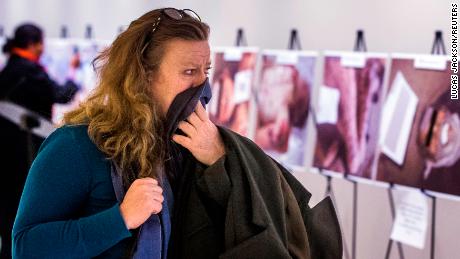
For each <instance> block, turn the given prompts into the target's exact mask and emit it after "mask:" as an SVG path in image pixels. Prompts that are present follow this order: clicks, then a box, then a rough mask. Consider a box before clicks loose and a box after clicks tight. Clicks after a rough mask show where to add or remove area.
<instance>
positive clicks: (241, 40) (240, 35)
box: [235, 28, 248, 47]
mask: <svg viewBox="0 0 460 259" xmlns="http://www.w3.org/2000/svg"><path fill="white" fill-rule="evenodd" d="M247 45H248V43H247V41H246V36H245V35H244V31H243V28H238V31H237V32H236V41H235V46H237V47H242V46H247Z"/></svg>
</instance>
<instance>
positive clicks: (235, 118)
mask: <svg viewBox="0 0 460 259" xmlns="http://www.w3.org/2000/svg"><path fill="white" fill-rule="evenodd" d="M257 55H258V50H257V49H255V48H222V49H215V50H214V51H213V60H212V63H213V72H212V75H211V89H212V95H213V97H212V99H211V102H210V103H209V105H208V109H209V116H210V119H211V120H212V121H213V122H214V123H216V124H217V125H221V126H224V127H227V128H229V129H231V130H233V131H235V132H237V133H239V134H241V135H243V136H248V133H249V132H248V128H249V114H250V113H249V109H250V101H251V98H252V92H253V87H254V86H253V84H254V75H255V68H256V62H257Z"/></svg>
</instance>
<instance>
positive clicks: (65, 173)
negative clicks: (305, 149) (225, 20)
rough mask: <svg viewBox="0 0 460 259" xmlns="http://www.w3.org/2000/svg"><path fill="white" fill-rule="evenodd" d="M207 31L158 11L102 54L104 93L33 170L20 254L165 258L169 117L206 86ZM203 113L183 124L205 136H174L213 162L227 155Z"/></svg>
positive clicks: (49, 144)
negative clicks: (184, 95)
mask: <svg viewBox="0 0 460 259" xmlns="http://www.w3.org/2000/svg"><path fill="white" fill-rule="evenodd" d="M208 34H209V27H208V26H207V25H206V24H205V23H203V22H201V21H200V19H199V17H198V16H197V15H196V14H195V13H193V11H190V10H176V9H172V8H167V9H159V10H153V11H150V12H148V13H146V14H144V15H143V16H141V17H140V18H138V19H137V20H135V21H133V22H132V23H131V24H130V26H129V28H128V29H127V30H126V31H124V32H122V33H121V34H120V35H119V36H118V37H117V38H116V40H115V41H114V42H113V43H112V45H111V46H110V47H109V48H108V49H106V50H105V51H104V52H103V53H102V54H101V55H100V56H99V57H98V58H97V60H96V61H97V64H100V66H99V67H98V72H99V78H100V81H99V85H98V87H97V88H96V90H95V91H94V93H93V94H92V96H90V97H89V98H88V99H87V101H85V102H84V103H82V104H81V105H80V107H79V108H78V109H76V110H74V111H72V112H70V113H68V114H66V116H65V118H64V123H65V124H66V125H65V126H63V127H61V128H59V129H57V130H56V131H55V132H54V133H53V134H52V135H51V136H50V137H49V138H48V139H47V140H46V141H45V143H44V144H43V146H42V147H41V150H40V153H39V154H38V156H37V158H36V160H35V162H34V164H33V166H32V168H31V170H30V172H29V176H28V179H27V182H26V186H25V189H24V193H23V196H22V199H21V203H20V207H19V210H18V214H17V218H16V221H15V226H14V229H13V239H14V240H13V241H14V243H13V256H14V257H15V258H33V257H37V258H48V257H55V258H73V257H75V258H90V257H100V258H120V257H123V256H130V257H135V258H147V257H148V258H166V256H167V247H168V240H169V235H170V234H169V233H170V223H169V222H170V221H169V215H170V212H169V211H170V210H171V209H172V204H173V203H172V201H173V197H172V191H171V189H170V187H169V186H170V185H169V179H172V178H171V177H168V176H167V175H166V173H165V170H164V169H163V168H164V166H163V165H164V161H165V160H166V159H167V157H166V155H165V150H166V148H165V146H166V145H165V143H166V142H167V140H165V139H164V137H165V135H166V134H165V132H164V128H165V126H164V124H165V122H166V121H167V118H166V113H167V111H168V109H169V106H170V105H171V103H172V101H173V99H174V98H175V97H176V96H177V95H178V93H180V92H183V91H185V90H187V89H189V88H191V87H194V86H198V85H201V84H202V83H203V82H204V81H205V80H206V77H207V73H208V69H209V66H210V50H209V44H208ZM203 111H204V110H203V109H202V107H201V108H200V110H198V111H197V112H194V113H193V114H192V115H191V116H190V118H189V121H190V123H188V122H182V123H181V127H182V128H187V131H188V129H190V128H192V129H195V127H199V128H200V131H195V133H196V134H194V136H193V137H185V136H175V137H174V139H175V140H177V141H178V142H181V143H183V144H184V146H187V147H188V148H189V150H191V152H192V153H193V154H194V156H195V157H196V158H197V159H198V160H199V161H200V162H201V163H203V164H205V165H211V164H212V163H214V162H215V161H216V160H218V159H219V158H220V157H221V156H222V155H223V154H224V149H223V144H222V141H221V139H220V136H219V134H218V131H217V128H216V127H215V126H214V124H212V123H210V122H209V119H207V117H206V116H205V114H206V113H205V112H203ZM117 183H119V184H117ZM123 196H124V197H123ZM117 200H118V201H119V202H120V204H119V203H118V202H117ZM141 226H142V227H141ZM139 228H140V230H139Z"/></svg>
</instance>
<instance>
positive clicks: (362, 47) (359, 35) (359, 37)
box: [353, 30, 367, 52]
mask: <svg viewBox="0 0 460 259" xmlns="http://www.w3.org/2000/svg"><path fill="white" fill-rule="evenodd" d="M353 50H354V51H362V52H367V46H366V41H365V40H364V31H363V30H357V31H356V40H355V47H354V48H353Z"/></svg>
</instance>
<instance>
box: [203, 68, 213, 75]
mask: <svg viewBox="0 0 460 259" xmlns="http://www.w3.org/2000/svg"><path fill="white" fill-rule="evenodd" d="M211 68H212V67H207V68H206V72H204V73H205V74H206V75H209V70H211Z"/></svg>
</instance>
